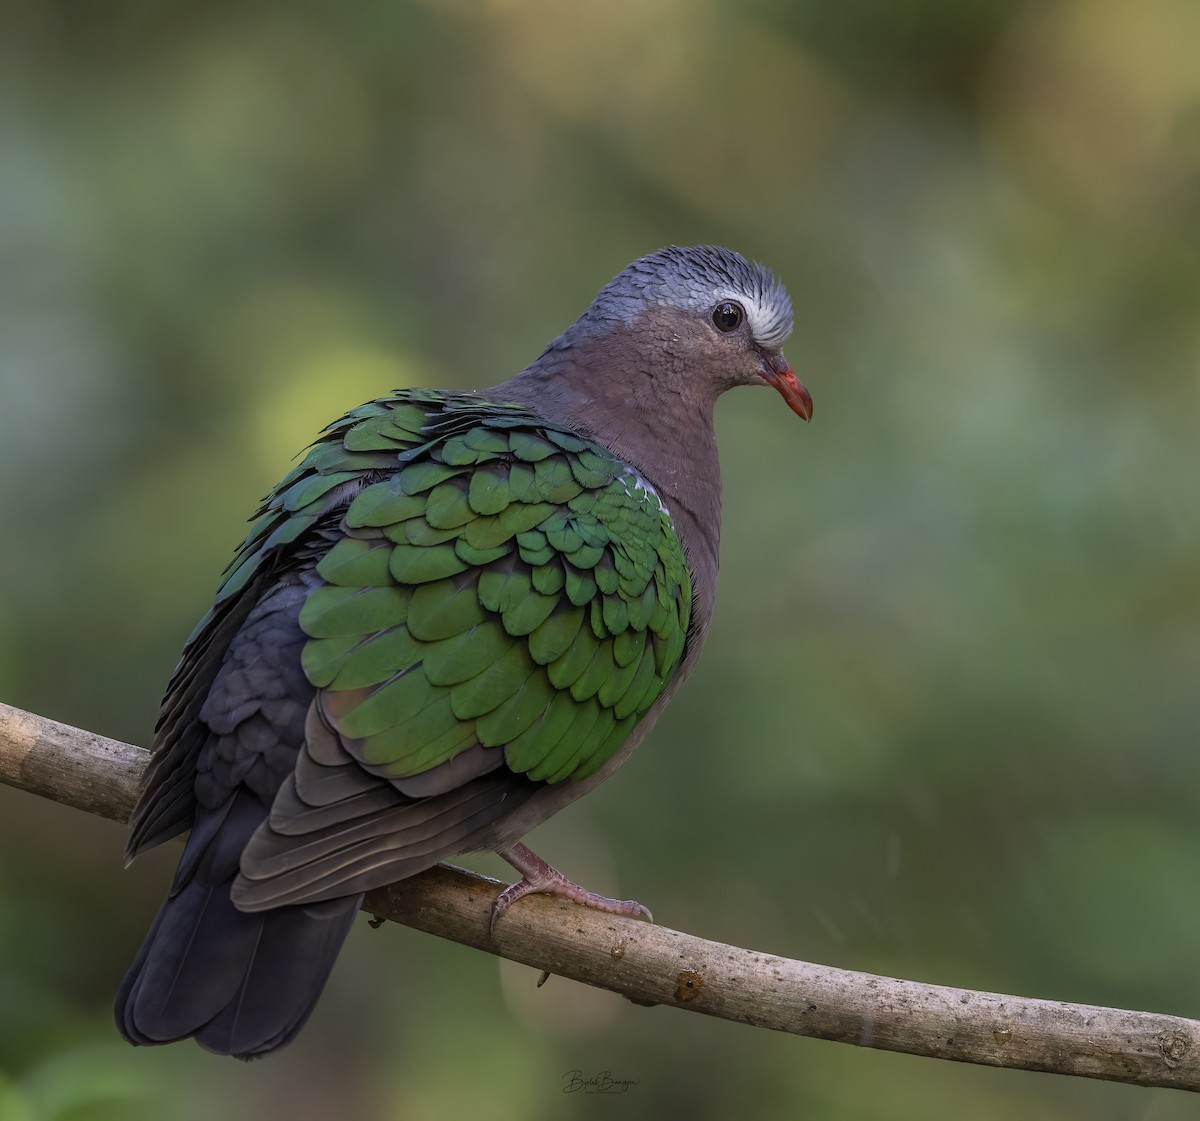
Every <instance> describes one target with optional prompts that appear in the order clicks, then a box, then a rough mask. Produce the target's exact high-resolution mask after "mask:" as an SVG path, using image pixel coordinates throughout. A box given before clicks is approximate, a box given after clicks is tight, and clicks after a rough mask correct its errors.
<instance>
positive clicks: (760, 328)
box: [577, 245, 813, 420]
mask: <svg viewBox="0 0 1200 1121" xmlns="http://www.w3.org/2000/svg"><path fill="white" fill-rule="evenodd" d="M577 327H579V328H583V329H584V330H585V331H588V332H589V333H590V332H593V331H594V332H596V333H609V332H626V331H628V332H633V333H636V334H643V333H648V334H649V335H650V336H651V338H652V339H653V341H654V343H656V344H657V345H656V346H655V347H651V348H646V350H645V351H644V353H646V354H647V355H654V354H657V353H661V352H665V353H667V354H669V355H671V356H672V357H673V358H675V359H676V360H677V362H676V365H677V367H678V369H680V370H682V371H685V376H686V377H687V378H689V379H692V380H693V381H696V380H699V381H701V382H703V383H704V384H700V385H693V386H691V387H690V388H692V389H694V390H696V391H698V392H699V393H700V394H702V395H703V396H705V397H708V398H709V399H710V400H711V399H714V398H715V397H716V396H717V395H718V394H720V393H722V392H723V391H724V390H726V389H729V388H732V387H733V386H736V385H769V386H771V387H772V388H774V389H776V390H777V391H778V392H779V393H780V395H781V396H782V397H783V399H784V400H785V401H786V402H787V404H788V407H789V408H790V409H791V410H792V411H793V412H794V413H796V414H797V415H798V416H801V417H803V418H804V419H805V420H809V419H810V418H811V417H812V411H813V405H812V398H811V397H810V396H809V392H808V390H807V389H806V388H805V386H804V384H803V383H802V382H801V381H800V380H799V379H798V378H797V377H796V375H795V373H794V372H793V371H792V368H791V366H790V365H788V362H787V359H786V358H784V356H783V350H782V347H783V344H784V342H785V341H786V340H787V338H788V336H789V335H790V334H791V332H792V303H791V300H790V299H789V298H788V294H787V291H786V290H785V289H784V287H783V285H782V284H780V283H779V281H778V280H776V279H775V276H774V274H773V273H772V272H771V271H770V269H767V268H765V267H764V266H762V265H759V264H753V263H751V262H750V261H747V260H746V258H745V257H743V256H741V254H739V253H734V252H733V251H732V250H729V249H721V248H718V247H716V246H711V245H700V246H692V247H689V248H681V247H678V246H669V247H668V248H666V249H660V250H658V251H657V252H656V253H651V254H649V255H648V256H645V257H641V258H639V259H638V260H636V261H634V262H633V263H632V264H631V265H629V266H628V267H627V268H625V269H623V270H622V271H621V272H620V273H618V274H617V275H616V276H615V277H613V279H612V280H611V281H609V282H608V284H606V285H605V286H604V287H603V288H602V289H601V290H600V292H599V294H598V295H597V296H596V299H595V300H594V301H593V303H592V306H591V307H590V308H589V309H588V310H587V312H586V313H585V314H584V316H583V317H582V318H581V319H580V321H579V324H577ZM645 372H646V373H647V374H648V375H649V376H652V377H653V376H655V374H656V370H655V368H653V367H650V366H648V367H647V369H646V371H645Z"/></svg>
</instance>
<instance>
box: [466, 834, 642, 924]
mask: <svg viewBox="0 0 1200 1121" xmlns="http://www.w3.org/2000/svg"><path fill="white" fill-rule="evenodd" d="M498 855H499V856H502V857H504V859H505V860H507V861H508V862H509V864H511V865H512V866H513V867H514V868H515V869H516V870H517V871H518V872H520V873H521V879H520V880H518V881H517V882H516V883H515V884H510V885H509V886H508V887H506V888H505V889H504V890H503V891H502V892H501V893H500V895H499V896H498V897H497V899H496V902H495V903H493V904H492V921H491V926H490V929H491V930H493V931H494V930H495V929H496V920H497V919H498V918H500V916H501V915H503V914H504V912H505V911H507V910H508V909H509V907H511V906H512V905H513V904H514V903H515V902H516V901H517V900H518V899H523V898H524V897H525V896H526V895H557V896H559V897H560V898H562V899H570V900H571V901H572V902H573V903H579V904H581V905H582V906H584V907H591V908H593V909H594V910H597V911H607V912H608V913H609V914H612V915H629V916H631V917H633V918H635V919H645V920H646V921H647V922H653V921H654V916H653V915H652V914H650V911H649V909H648V908H646V907H643V906H642V905H641V904H640V903H638V902H636V901H635V900H633V899H609V898H608V897H607V896H604V895H597V894H596V893H595V892H594V891H588V890H587V889H586V888H582V887H580V886H579V885H578V884H576V883H572V882H571V881H570V880H568V879H567V877H566V876H564V875H563V874H562V873H561V872H560V871H559V870H558V869H557V868H554V867H552V866H551V865H549V864H547V863H546V862H545V861H544V860H543V859H542V858H541V857H540V856H538V854H537V853H536V852H534V851H533V850H532V849H531V848H529V847H528V846H527V845H523V844H521V843H520V842H519V841H518V842H517V843H516V844H515V845H510V846H509V847H508V848H506V849H500V850H498Z"/></svg>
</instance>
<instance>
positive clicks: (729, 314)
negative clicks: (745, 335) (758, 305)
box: [712, 300, 745, 334]
mask: <svg viewBox="0 0 1200 1121" xmlns="http://www.w3.org/2000/svg"><path fill="white" fill-rule="evenodd" d="M743 315H745V312H743V311H742V309H741V307H740V305H738V304H735V303H734V302H733V301H732V300H723V301H722V302H721V303H719V304H717V306H716V307H715V308H713V316H712V317H713V323H714V324H716V328H717V330H718V331H724V332H725V333H726V334H728V333H729V332H730V331H736V330H737V329H738V327H740V326H741V323H742V316H743Z"/></svg>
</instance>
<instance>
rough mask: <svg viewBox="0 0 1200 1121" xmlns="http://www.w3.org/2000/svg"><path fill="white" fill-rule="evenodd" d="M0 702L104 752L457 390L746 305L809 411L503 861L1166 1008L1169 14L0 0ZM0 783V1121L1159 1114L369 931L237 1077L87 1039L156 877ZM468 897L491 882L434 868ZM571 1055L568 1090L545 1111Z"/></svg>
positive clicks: (1191, 297)
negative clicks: (332, 464)
mask: <svg viewBox="0 0 1200 1121" xmlns="http://www.w3.org/2000/svg"><path fill="white" fill-rule="evenodd" d="M4 24H5V26H4V32H3V35H2V37H0V515H2V517H3V525H4V529H3V541H4V547H3V548H2V549H0V698H2V699H3V700H5V701H7V702H10V703H13V704H16V705H18V706H21V707H25V708H30V709H33V710H35V711H38V712H41V713H44V714H46V715H49V716H53V717H56V718H58V719H61V720H66V721H69V722H72V723H75V724H79V725H81V726H83V727H87V728H91V729H94V730H96V731H99V732H103V733H106V734H108V735H112V736H117V737H121V738H125V739H129V740H132V741H134V742H138V743H142V744H145V743H148V742H149V739H150V736H151V729H152V726H153V722H154V718H155V714H156V710H157V702H158V698H159V696H160V693H161V690H162V687H163V685H164V683H165V680H166V678H167V676H168V674H169V672H170V669H171V667H172V665H173V664H174V661H175V658H176V655H177V653H178V650H179V647H180V645H181V643H182V641H183V639H184V637H185V636H186V635H187V633H188V631H189V630H190V628H191V626H192V624H193V622H194V621H195V619H196V618H197V617H198V616H199V615H200V614H201V613H202V612H203V611H204V609H205V607H206V606H207V603H208V601H209V597H210V595H211V593H212V590H213V588H214V587H215V584H216V580H217V576H218V574H219V572H220V571H221V569H222V567H223V565H224V564H225V561H226V559H227V558H228V556H229V554H230V551H231V549H232V547H233V545H234V544H235V543H236V542H237V541H238V540H239V538H240V536H241V533H242V523H243V521H244V519H245V518H246V517H247V516H248V515H249V514H250V512H251V511H252V509H253V507H254V505H255V503H256V500H257V499H258V498H259V496H260V495H262V494H263V493H264V492H265V491H266V490H267V489H268V488H269V487H270V485H271V484H272V483H273V482H274V481H275V480H276V479H277V478H279V477H280V476H281V475H282V474H283V473H284V471H285V470H286V469H287V468H288V466H289V459H290V457H291V455H292V454H293V453H295V452H297V451H298V450H299V449H300V448H301V447H303V446H304V445H305V444H306V443H307V441H308V440H309V439H310V438H311V437H312V436H313V435H314V434H315V432H316V431H317V429H318V428H319V427H320V426H321V425H323V424H324V423H325V422H327V421H329V420H331V419H333V418H334V417H335V416H337V415H338V414H339V413H341V412H342V411H343V410H345V409H347V408H349V407H351V406H353V405H356V404H358V403H359V402H360V401H362V400H365V399H367V398H370V397H374V396H378V395H381V394H383V393H385V392H386V391H387V390H389V389H390V388H392V387H393V386H408V385H421V384H429V385H436V386H444V387H452V386H471V387H478V386H485V385H488V384H490V383H492V382H494V381H498V380H500V379H503V378H505V377H507V376H509V375H510V374H512V373H513V372H515V371H516V370H518V369H520V368H521V367H522V366H523V365H524V364H525V363H526V362H528V361H529V360H531V359H532V358H533V357H535V356H536V355H537V353H538V352H539V350H540V348H541V346H542V345H543V344H544V343H545V342H546V341H547V340H548V339H550V338H551V337H552V336H553V335H554V334H556V333H557V332H558V331H559V330H561V329H562V328H563V327H564V326H565V325H566V324H567V323H569V322H570V321H571V320H572V319H573V318H574V317H575V316H576V315H577V314H578V313H579V312H580V311H581V310H582V309H583V308H584V307H585V306H586V304H587V303H588V301H589V300H590V299H591V297H592V295H593V294H594V292H595V291H596V289H597V288H598V287H599V286H600V285H601V284H602V283H603V282H604V281H605V280H607V279H608V278H609V277H610V276H611V275H612V274H613V273H614V272H616V271H617V270H618V269H619V268H621V267H622V266H623V265H624V264H625V263H626V262H627V261H628V260H630V259H632V258H633V257H636V256H638V255H640V254H642V253H645V252H648V251H650V250H652V249H655V248H657V247H659V246H661V245H663V244H666V243H669V242H676V243H681V244H687V243H692V242H700V241H706V242H707V241H711V242H717V243H721V244H727V245H730V246H733V247H735V248H737V249H740V250H741V251H743V252H744V253H746V254H748V255H751V256H754V257H756V258H760V259H762V260H765V261H766V262H767V263H769V264H770V265H771V266H772V267H773V268H775V269H776V271H777V272H778V273H779V274H780V275H781V276H782V277H783V279H784V280H785V281H786V283H787V284H788V286H789V288H790V290H791V293H792V296H793V299H794V302H795V305H796V332H795V335H794V337H793V339H792V341H791V343H790V345H789V346H788V348H787V353H788V356H789V358H790V359H791V361H792V363H793V365H794V366H795V368H796V370H797V372H798V373H799V374H800V376H801V377H802V378H804V380H805V381H806V382H807V383H808V385H809V387H810V389H811V390H812V393H813V397H814V399H815V401H816V419H815V421H814V423H813V424H812V425H811V426H805V425H803V424H800V423H799V422H798V421H797V420H796V418H795V417H794V416H793V415H792V414H791V413H790V412H788V410H787V409H786V408H784V407H783V405H782V403H781V402H780V401H779V399H778V398H777V397H775V396H774V395H771V394H766V393H749V392H746V393H737V394H733V395H731V397H730V398H727V399H726V400H725V401H723V402H722V404H721V407H720V409H719V416H718V427H719V434H720V439H721V444H722V447H723V451H724V471H725V485H726V516H725V541H724V549H723V562H724V571H723V573H722V587H721V594H720V596H719V600H718V609H717V616H716V620H715V622H714V624H713V628H712V634H711V638H710V642H709V646H708V652H707V654H706V657H705V659H704V661H703V662H702V663H701V667H700V669H699V670H698V672H697V674H696V676H695V678H694V679H693V681H692V683H691V684H690V685H689V686H688V687H687V688H686V689H685V690H684V692H683V693H682V694H681V696H680V697H679V699H678V700H677V701H676V703H675V705H674V707H673V709H672V710H671V711H670V712H669V713H668V715H667V716H666V717H665V718H664V719H663V721H662V722H661V723H660V725H659V727H658V729H657V730H656V732H655V734H654V735H653V736H652V738H651V740H650V742H649V743H648V744H647V746H646V747H645V748H644V749H643V750H642V752H640V753H639V755H638V756H637V757H636V758H635V759H634V760H633V761H632V763H631V764H630V765H629V766H628V767H626V768H625V769H624V771H623V772H622V773H621V774H620V775H619V776H618V777H617V778H616V779H614V780H613V781H612V782H611V783H610V784H609V785H608V786H606V787H605V788H604V789H603V790H602V791H601V792H599V793H598V794H596V795H594V796H593V797H592V798H590V799H588V800H586V801H585V802H584V803H581V804H579V805H577V806H576V807H573V808H572V809H571V810H570V811H569V812H567V813H566V814H564V815H562V816H561V817H560V818H559V819H557V820H555V821H554V822H552V823H551V824H549V825H547V826H546V827H544V828H543V829H541V830H539V831H538V832H537V833H536V834H535V835H534V836H533V841H534V843H535V844H536V845H537V847H538V848H539V849H540V850H541V851H543V852H544V854H545V855H546V856H547V857H549V858H551V859H553V860H554V861H555V863H557V864H559V865H560V866H561V867H563V868H564V869H566V870H567V871H568V872H569V873H571V874H572V875H574V876H575V877H576V878H578V879H580V880H582V881H584V882H586V883H587V884H589V885H590V886H592V887H593V888H596V889H600V890H605V891H610V892H614V893H619V894H622V895H632V896H636V897H637V898H639V899H641V900H643V901H645V902H646V903H648V904H650V905H651V906H652V907H653V909H654V912H655V915H656V916H657V917H658V918H659V920H660V921H662V922H664V923H666V924H667V925H670V926H673V927H677V928H680V929H683V930H688V931H691V932H694V933H696V934H700V935H704V936H707V937H709V938H715V939H719V940H723V941H728V942H732V943H736V944H739V945H745V946H750V947H754V948H758V949H762V950H769V951H773V952H776V953H780V954H784V955H787V956H794V957H803V958H806V959H810V960H814V961H820V962H825V963H829V964H833V965H840V966H846V967H852V968H855V969H862V970H869V971H875V972H881V973H886V974H892V975H898V976H904V977H912V978H918V979H922V980H927V981H930V982H938V983H943V984H950V985H960V986H970V987H977V988H984V989H992V990H1001V991H1008V992H1016V993H1021V994H1028V995H1037V996H1043V997H1050V998H1056V999H1064V1000H1071V1001H1085V1002H1091V1003H1098V1004H1116V1005H1124V1006H1133V1007H1137V1008H1146V1009H1154V1010H1160V1011H1166V1012H1175V1013H1181V1014H1184V1015H1192V1016H1196V1015H1200V955H1197V952H1196V946H1197V938H1198V935H1200V882H1198V880H1200V874H1198V869H1200V828H1198V827H1197V822H1196V803H1197V799H1198V795H1200V752H1198V751H1197V746H1198V745H1197V740H1198V738H1200V687H1198V681H1200V497H1198V494H1200V316H1198V314H1197V310H1198V308H1200V252H1198V251H1197V247H1198V245H1200V5H1198V4H1196V3H1195V0H1144V2H1143V3H1141V4H1130V3H1128V2H1126V0H1057V2H1051V3H1038V2H1027V3H1020V2H1015V0H979V2H974V3H962V2H961V0H905V2H897V3H890V2H886V0H875V2H868V0H849V2H847V0H842V2H836V0H805V2H795V3H789V2H785V0H774V2H772V0H756V2H752V3H737V2H735V0H727V2H719V0H654V2H651V0H606V2H604V3H591V2H588V3H554V2H552V0H491V2H488V3H469V2H467V0H459V2H446V3H437V2H434V0H427V2H425V3H405V2H400V0H395V2H390V3H380V2H370V0H349V2H344V3H342V4H340V5H330V4H320V3H315V2H311V0H310V2H294V3H284V2H283V0H249V2H245V0H242V2H237V3H234V2H230V0H225V2H221V0H218V2H214V3H208V4H204V5H192V6H187V5H169V4H158V3H148V2H146V0H105V2H102V0H97V2H94V3H89V4H81V3H57V4H56V3H52V2H48V0H44V2H39V0H10V3H9V4H8V5H7V6H6V15H5V19H4ZM121 844H122V831H121V829H120V828H118V827H117V826H116V825H113V824H110V823H105V822H101V821H98V820H95V819H89V818H87V817H85V816H83V815H82V814H79V813H76V812H73V811H69V810H66V809H63V808H61V807H57V806H54V805H52V804H50V803H47V802H42V801H39V800H36V799H34V798H32V797H30V796H28V795H23V794H19V793H16V792H14V791H12V790H7V789H2V788H0V851H2V852H3V853H4V856H3V858H2V860H0V1119H3V1121H30V1119H37V1121H41V1119H43V1118H45V1119H54V1121H67V1119H69V1121H96V1119H105V1121H111V1119H122V1121H124V1119H131V1121H142V1119H145V1121H151V1119H153V1121H191V1119H199V1118H206V1119H207V1118H213V1117H222V1118H243V1117H271V1118H274V1117H281V1118H292V1119H296V1121H305V1119H309V1118H313V1119H317V1118H325V1117H364V1118H377V1119H382V1121H391V1119H397V1121H409V1119H413V1121H426V1119H428V1121H439V1119H442V1118H450V1119H455V1118H462V1117H476V1118H488V1119H501V1121H503V1119H507V1118H520V1119H531V1121H538V1119H541V1118H558V1117H585V1118H590V1117H593V1116H595V1117H600V1116H604V1117H611V1116H616V1115H617V1111H618V1110H619V1111H620V1114H621V1115H622V1116H626V1117H633V1118H657V1117H661V1116H667V1115H673V1116H688V1117H695V1118H722V1119H724V1118H731V1117H738V1118H742V1117H747V1118H760V1117H761V1118H776V1117H778V1118H784V1117H789V1118H791V1117H802V1118H817V1119H822V1118H830V1119H834V1121H842V1119H847V1121H849V1119H854V1121H858V1119H874V1118H897V1119H901V1121H908V1119H912V1121H942V1119H946V1121H950V1119H953V1121H991V1119H1001V1118H1005V1119H1007V1118H1012V1117H1014V1116H1021V1117H1022V1118H1024V1119H1025V1121H1042V1119H1058V1118H1087V1119H1101V1121H1107V1119H1118V1118H1120V1119H1127V1118H1136V1119H1144V1121H1173V1119H1182V1118H1193V1117H1195V1116H1196V1112H1197V1109H1198V1107H1197V1105H1196V1103H1195V1101H1194V1100H1192V1099H1190V1098H1188V1097H1186V1096H1184V1095H1179V1094H1172V1093H1170V1092H1167V1091H1144V1090H1137V1089H1132V1088H1128V1087H1120V1086H1110V1085H1106V1084H1102V1083H1087V1082H1082V1081H1074V1080H1067V1079H1055V1078H1051V1077H1048V1076H1044V1075H1032V1074H1025V1073H1020V1072H1012V1071H999V1070H985V1069H977V1068H969V1067H963V1066H957V1065H954V1064H949V1063H939V1062H934V1061H930V1060H921V1059H913V1058H908V1057H903V1056H895V1055H887V1054H883V1053H879V1052H874V1051H868V1050H859V1049H855V1048H849V1047H842V1046H837V1045H834V1044H830V1043H824V1042H818V1041H812V1040H803V1039H796V1038H791V1037H783V1036H776V1035H772V1034H769V1033H766V1032H760V1031H755V1030H751V1029H749V1028H745V1027H740V1026H736V1025H732V1024H726V1023H723V1022H719V1021H710V1020H707V1019H704V1018H702V1017H696V1016H689V1015H684V1014H682V1013H680V1012H677V1011H673V1010H669V1009H661V1008H660V1009H644V1008H637V1007H634V1006H632V1005H630V1004H628V1003H627V1002H625V1001H623V1000H621V999H619V998H617V997H616V996H612V995H609V994H605V993H599V992H593V991H590V990H587V989H585V988H583V987H581V986H578V985H575V984H572V983H569V982H566V981H563V980H561V979H555V980H553V981H552V982H551V983H550V984H548V985H547V986H546V987H545V988H543V989H540V990H538V989H535V988H534V981H535V980H536V975H535V974H534V973H533V972H532V971H531V970H528V969H524V968H520V967H517V966H513V965H511V964H507V963H502V962H501V963H497V962H496V961H495V960H494V959H492V958H490V957H489V956H487V955H484V954H479V953H476V952H472V951H469V950H466V949H462V948H459V947H456V946H452V945H449V944H444V943H439V942H438V941H436V940H434V939H432V938H429V937H426V936H423V935H419V934H416V933H414V932H412V931H408V930H404V929H401V928H398V927H388V928H385V929H384V930H382V931H379V932H372V931H370V930H368V929H366V924H365V921H364V922H363V923H361V924H359V926H358V927H357V928H356V930H355V931H354V933H353V934H352V936H351V938H350V941H349V944H348V946H347V949H346V951H345V953H344V955H343V958H342V960H341V962H340V964H339V966H338V968H337V969H336V971H335V973H334V976H333V979H332V982H331V983H330V985H329V988H328V990H327V992H326V994H325V997H324V999H323V1001H322V1003H321V1005H320V1006H319V1008H318V1010H317V1012H316V1014H315V1016H314V1017H313V1020H312V1021H311V1023H310V1025H309V1027H308V1028H307V1030H306V1032H305V1033H304V1034H303V1035H302V1036H301V1038H300V1040H299V1041H298V1042H297V1043H296V1044H295V1045H294V1046H293V1047H292V1048H291V1049H290V1050H288V1051H287V1052H285V1053H283V1054H281V1055H279V1056H277V1057H274V1058H271V1059H269V1060H267V1061H264V1062H260V1063H255V1064H251V1065H248V1066H243V1065H239V1064H237V1063H234V1062H231V1061H229V1060H225V1059H216V1058H214V1057H212V1056H209V1055H207V1054H205V1053H203V1052H201V1051H199V1050H198V1049H197V1048H195V1047H194V1046H192V1045H180V1046H175V1047H170V1048H164V1049H156V1050H149V1051H135V1050H133V1049H130V1048H128V1047H126V1046H125V1045H123V1044H122V1043H121V1042H120V1041H119V1040H118V1038H117V1036H116V1033H115V1031H114V1029H113V1028H112V1026H111V1023H110V1019H109V1004H110V1000H111V996H112V993H113V990H114V989H115V986H116V985H117V983H118V980H119V979H120V976H121V974H122V972H123V970H124V968H125V965H126V964H127V962H128V960H129V958H130V957H131V955H132V954H133V952H134V950H135V948H136V946H137V943H138V941H139V939H140V938H141V935H142V932H143V930H144V928H145V926H146V924H147V923H148V921H149V919H150V917H151V915H152V914H153V912H154V910H155V908H156V907H157V905H158V900H159V897H160V895H161V893H162V891H163V890H164V888H165V884H166V881H167V879H168V876H169V871H170V867H171V866H172V865H173V863H174V859H175V857H176V853H175V852H169V853H165V854H155V855H154V856H152V857H150V858H147V859H144V860H142V861H139V863H138V865H137V866H136V867H135V868H134V870H133V871H131V872H129V873H125V872H122V870H121V860H120V848H121ZM479 866H480V867H483V868H485V869H486V870H488V871H491V872H493V873H495V874H501V873H502V869H503V866H502V865H500V864H499V862H498V861H488V860H484V861H482V863H481V864H480V865H479ZM576 1068H579V1069H582V1070H583V1071H585V1072H592V1073H594V1072H597V1071H601V1070H609V1071H612V1072H613V1075H614V1076H615V1077H618V1078H624V1079H636V1080H637V1085H635V1086H633V1087H632V1088H631V1089H630V1091H629V1093H628V1094H627V1095H625V1096H624V1097H622V1098H621V1099H620V1100H619V1101H613V1100H611V1099H608V1098H601V1097H585V1096H583V1095H580V1094H576V1095H572V1096H566V1095H564V1094H563V1093H562V1092H561V1091H562V1087H563V1081H562V1076H563V1074H564V1072H566V1071H569V1070H572V1069H576Z"/></svg>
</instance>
